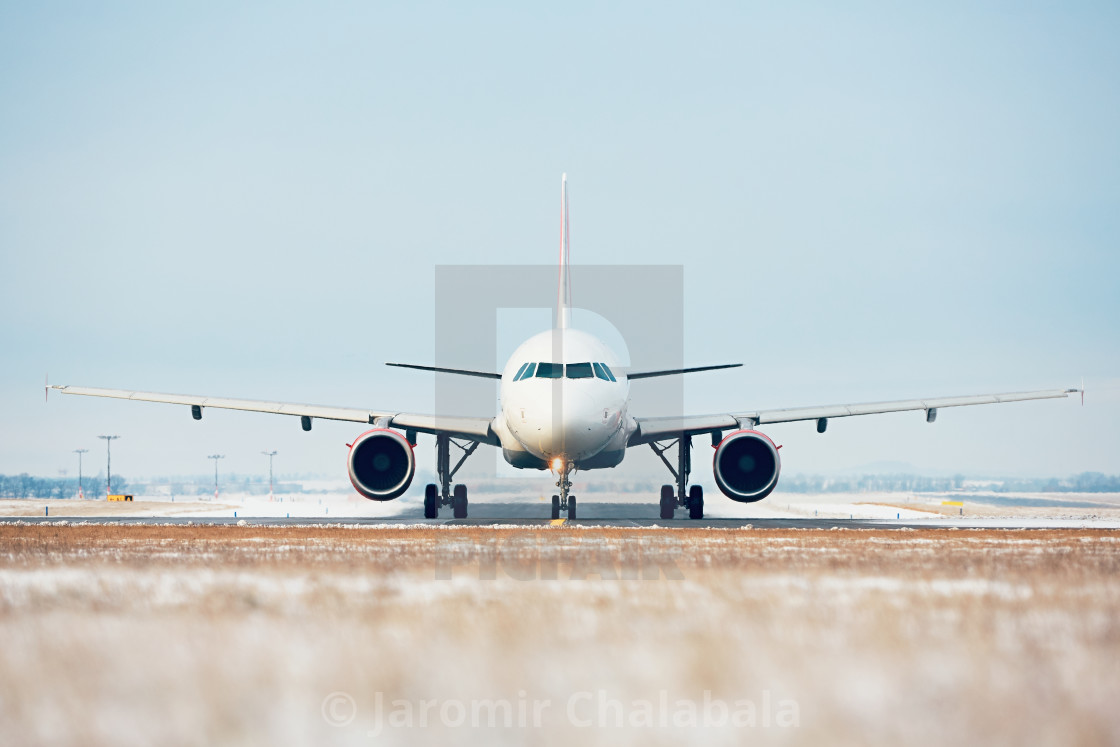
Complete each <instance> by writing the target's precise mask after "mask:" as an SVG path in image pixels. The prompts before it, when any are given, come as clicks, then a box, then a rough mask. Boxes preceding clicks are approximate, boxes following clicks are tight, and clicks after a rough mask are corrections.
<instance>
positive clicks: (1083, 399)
mask: <svg viewBox="0 0 1120 747" xmlns="http://www.w3.org/2000/svg"><path fill="white" fill-rule="evenodd" d="M1081 406H1082V407H1084V406H1085V377H1084V376H1082V377H1081Z"/></svg>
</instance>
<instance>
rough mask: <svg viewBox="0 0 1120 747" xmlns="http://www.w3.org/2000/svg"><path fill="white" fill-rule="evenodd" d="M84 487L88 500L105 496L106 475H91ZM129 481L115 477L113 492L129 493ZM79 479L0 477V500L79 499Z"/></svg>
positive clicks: (28, 476)
mask: <svg viewBox="0 0 1120 747" xmlns="http://www.w3.org/2000/svg"><path fill="white" fill-rule="evenodd" d="M82 486H83V487H84V489H85V495H86V497H87V498H92V497H94V496H104V495H105V475H91V476H89V477H84V478H82ZM128 491H129V485H128V481H127V480H125V479H124V478H123V477H121V476H120V475H113V492H114V493H127V492H128ZM77 497H78V478H76V477H32V476H31V475H29V474H27V473H26V472H25V473H23V474H22V475H0V498H77Z"/></svg>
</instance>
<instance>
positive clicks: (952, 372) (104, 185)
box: [0, 3, 1120, 477]
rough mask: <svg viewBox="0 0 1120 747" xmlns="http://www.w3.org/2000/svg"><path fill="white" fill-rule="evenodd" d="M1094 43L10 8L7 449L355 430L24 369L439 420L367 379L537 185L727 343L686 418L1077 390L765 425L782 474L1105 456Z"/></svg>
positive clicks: (801, 16)
mask: <svg viewBox="0 0 1120 747" xmlns="http://www.w3.org/2000/svg"><path fill="white" fill-rule="evenodd" d="M1118 33H1120V9H1118V8H1117V6H1115V5H1114V4H1109V3H1069V4H1062V5H1057V4H1036V3H1002V4H1001V3H985V4H976V3H942V4H935V5H934V4H931V5H927V6H923V7H909V6H908V7H896V6H895V5H893V4H876V3H869V4H853V5H848V6H846V7H845V8H844V9H843V10H841V9H838V8H837V7H835V6H834V5H833V4H825V3H822V4H792V3H781V4H755V3H727V4H720V3H710V4H703V5H701V6H699V7H696V6H685V5H684V4H679V5H662V4H650V3H631V4H609V5H607V4H579V3H576V4H572V3H567V4H563V5H561V6H554V7H534V6H531V5H526V4H519V3H509V4H404V3H399V4H389V5H378V4H373V3H353V4H346V3H325V4H314V5H312V4H305V5H279V4H260V5H253V4H244V5H238V6H237V7H229V6H228V4H220V3H213V4H199V3H192V4H174V3H156V4H151V3H98V4H91V3H72V4H66V3H53V4H47V5H42V4H40V5H32V4H12V3H9V4H6V5H5V6H3V7H2V8H0V102H2V104H0V106H2V109H3V112H4V115H3V117H0V349H2V350H3V351H4V352H3V356H4V365H3V366H2V367H0V406H2V408H3V413H4V415H3V422H4V425H3V428H2V429H0V472H5V473H12V472H21V471H29V472H32V473H38V474H48V475H49V474H57V473H58V471H59V470H62V469H67V470H70V471H71V472H73V471H74V465H73V464H71V463H72V462H73V461H74V460H73V455H72V454H71V453H70V452H71V451H72V450H73V449H76V448H90V449H93V450H94V451H92V452H91V454H90V456H91V457H93V456H94V455H95V454H99V453H102V452H103V448H102V444H101V442H99V441H97V440H96V435H98V434H99V433H107V432H114V433H120V434H121V435H122V439H121V441H119V442H117V443H116V446H115V449H114V456H115V459H114V463H115V466H116V467H118V468H119V471H120V472H121V473H122V474H125V475H155V474H160V473H165V472H171V473H176V474H183V473H192V472H198V473H205V472H206V471H207V470H208V469H209V467H210V465H209V463H208V462H207V461H206V460H205V455H206V454H210V453H215V452H220V453H225V454H227V457H228V458H227V460H226V461H225V463H224V464H223V470H226V469H228V470H232V471H237V472H251V471H263V470H264V469H266V467H267V460H266V459H265V458H264V457H261V456H260V455H259V452H260V451H262V450H265V449H278V450H279V451H280V452H281V455H280V456H279V457H278V458H277V469H278V470H279V471H280V472H314V473H322V474H338V476H339V477H342V475H343V473H342V470H343V459H344V454H345V450H344V443H345V442H346V441H348V440H349V439H350V438H351V437H352V436H353V435H355V433H356V432H357V431H356V429H355V428H354V427H352V426H349V425H332V424H327V423H322V424H317V426H316V429H315V431H313V432H312V434H303V433H302V432H300V431H299V427H298V423H296V422H293V421H291V420H288V419H281V418H275V417H269V416H254V415H246V414H237V413H228V414H220V413H208V415H207V418H206V419H205V420H204V421H203V422H202V423H194V422H192V421H191V420H190V417H189V414H188V412H187V411H186V410H185V408H172V407H168V406H159V405H138V404H127V403H121V402H102V401H80V400H77V398H63V397H57V398H55V397H52V400H51V402H50V404H49V405H44V403H43V401H42V399H43V398H42V391H41V386H42V377H43V375H44V373H45V372H48V371H49V372H50V374H51V378H52V381H54V382H58V383H76V384H87V385H93V386H119V387H127V388H138V389H149V390H154V391H172V392H189V393H203V394H215V395H224V396H240V397H259V398H272V399H285V400H293V401H305V402H316V403H326V404H341V405H353V406H370V407H377V408H394V409H401V410H413V411H415V410H420V411H423V410H427V409H428V408H429V407H430V406H431V399H432V379H431V378H430V377H427V376H426V375H423V374H419V373H416V372H409V371H404V370H399V369H390V368H386V367H384V366H383V365H382V363H383V362H384V361H386V360H405V361H415V362H426V361H429V360H431V359H432V356H433V349H432V348H433V330H434V326H435V320H434V318H433V308H434V305H435V304H434V298H433V282H434V274H435V267H436V266H437V265H446V264H463V263H479V264H487V263H495V264H510V263H511V264H522V263H534V262H540V263H542V264H547V263H550V262H552V260H553V256H554V253H555V247H556V243H557V240H558V233H557V224H558V221H557V192H558V183H559V175H560V173H561V172H562V171H566V172H567V173H568V174H569V180H570V191H571V195H572V205H573V207H572V255H573V261H576V262H583V263H592V264H595V263H603V264H626V263H636V264H658V263H665V264H680V265H683V266H684V268H685V281H686V288H685V290H686V310H685V328H686V330H688V337H687V342H686V356H687V358H688V360H689V361H690V362H695V363H698V364H699V363H709V362H722V361H741V362H743V363H745V364H747V365H746V366H744V368H742V369H737V370H735V371H733V372H724V373H719V374H705V375H701V377H697V378H695V379H691V380H689V382H688V384H687V389H686V396H687V400H686V401H687V403H688V406H689V409H690V410H692V411H696V412H710V411H724V410H744V409H753V408H756V407H778V406H799V405H808V404H825V403H833V402H849V401H867V400H876V399H890V398H903V397H911V396H923V395H931V396H932V395H949V394H966V393H973V392H987V391H1004V390H1017V389H1033V388H1048V387H1060V386H1073V385H1076V384H1077V383H1078V382H1079V381H1080V377H1081V376H1085V378H1086V381H1087V383H1088V386H1089V390H1090V393H1089V397H1088V400H1087V406H1086V407H1085V408H1080V407H1078V406H1076V405H1075V404H1074V403H1073V401H1070V402H1041V403H1033V404H1022V405H1009V406H996V407H989V408H976V409H972V410H970V411H962V410H957V411H952V412H949V411H946V412H944V413H942V415H941V417H940V418H939V420H938V422H937V424H936V425H934V426H927V425H926V424H925V423H924V422H921V417H920V415H909V416H906V415H894V416H884V417H880V418H862V419H852V420H849V421H845V422H843V423H841V422H836V423H833V424H832V425H831V426H830V428H829V431H828V433H827V434H826V435H825V436H817V434H816V433H815V432H813V430H812V427H811V426H782V427H778V428H775V429H774V433H775V435H776V436H777V437H778V439H779V440H780V441H783V442H784V443H785V444H786V450H784V451H783V455H784V459H785V468H786V469H787V470H795V471H799V472H814V471H822V472H827V471H831V470H845V469H852V468H858V467H860V466H861V465H867V464H872V463H876V462H890V461H900V462H906V463H909V464H913V465H914V466H915V467H917V468H920V469H923V470H931V471H933V470H937V471H945V470H960V471H963V472H966V473H980V474H1022V475H1037V474H1042V475H1048V474H1058V475H1064V474H1069V473H1073V472H1079V471H1083V470H1099V471H1105V472H1117V471H1120V459H1118V457H1117V455H1118V454H1120V436H1118V435H1117V434H1116V431H1117V429H1116V427H1115V423H1116V422H1117V421H1118V420H1120V417H1118V416H1120V394H1118V386H1120V354H1118V344H1117V343H1118V341H1120V301H1118V297H1120V294H1118V293H1117V286H1118V282H1117V279H1118V277H1120V272H1118V271H1120V241H1118V239H1120V139H1118V138H1117V137H1116V133H1117V132H1120V46H1117V45H1116V44H1115V39H1116V38H1117V35H1118ZM465 292H466V291H465ZM577 296H578V289H577ZM550 301H551V299H550V298H549V299H542V305H543V304H544V303H548V302H550ZM577 322H578V316H577ZM635 363H637V362H635ZM76 400H77V401H76ZM480 405H481V409H482V410H483V411H486V410H487V409H492V407H493V402H482V403H480ZM427 448H428V447H427V446H426V445H423V446H422V449H421V452H420V454H421V457H422V459H423V458H425V454H430V452H428V451H427ZM646 459H647V457H645V456H643V457H641V458H640V459H639V460H636V461H635V464H637V465H639V466H641V465H647V464H648V465H649V468H650V469H651V470H653V469H657V468H656V467H654V466H652V465H653V463H652V462H647V461H644V460H646ZM95 463H96V461H95ZM427 466H430V465H427ZM705 477H707V476H705Z"/></svg>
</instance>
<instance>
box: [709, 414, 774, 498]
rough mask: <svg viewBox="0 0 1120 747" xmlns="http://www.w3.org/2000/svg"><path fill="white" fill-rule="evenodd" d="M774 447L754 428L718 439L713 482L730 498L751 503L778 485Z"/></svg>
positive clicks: (713, 466)
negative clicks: (753, 429)
mask: <svg viewBox="0 0 1120 747" xmlns="http://www.w3.org/2000/svg"><path fill="white" fill-rule="evenodd" d="M781 470H782V459H781V457H779V456H778V447H777V446H775V445H774V442H773V441H771V440H770V438H769V437H768V436H766V435H765V434H763V433H759V432H758V431H735V432H734V433H732V434H731V435H730V436H728V437H727V438H725V439H723V440H722V441H720V442H719V446H717V447H716V455H715V458H714V459H713V460H712V471H713V472H714V473H715V477H716V485H718V486H719V489H720V490H722V491H723V494H724V495H726V496H727V497H728V498H730V499H731V500H733V501H739V502H740V503H754V502H755V501H761V500H762V499H763V498H765V497H766V496H768V495H770V493H771V492H773V490H774V488H775V487H776V486H777V485H778V473H779V472H781Z"/></svg>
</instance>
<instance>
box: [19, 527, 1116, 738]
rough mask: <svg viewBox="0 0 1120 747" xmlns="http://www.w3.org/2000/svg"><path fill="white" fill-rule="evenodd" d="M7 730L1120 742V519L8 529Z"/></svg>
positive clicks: (41, 733) (28, 734)
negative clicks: (840, 525) (860, 526)
mask: <svg viewBox="0 0 1120 747" xmlns="http://www.w3.org/2000/svg"><path fill="white" fill-rule="evenodd" d="M0 640H2V641H3V645H2V646H0V741H2V742H3V743H4V744H91V745H100V744H105V745H109V744H112V745H133V744H135V745H148V744H155V743H159V744H172V745H173V744H214V743H224V744H250V743H252V744H292V745H295V744H300V745H302V744H374V743H376V744H412V743H432V742H435V741H436V740H441V741H447V740H449V739H454V740H456V741H457V742H468V743H478V744H487V745H493V744H522V743H526V742H528V743H543V744H571V743H577V742H578V743H580V744H610V745H618V744H680V743H701V742H702V743H705V744H736V743H742V742H761V743H772V744H806V745H816V744H822V743H827V744H853V745H855V744H860V745H863V744H891V745H894V744H901V743H905V744H946V743H1003V744H1055V745H1058V744H1060V745H1067V744H1110V743H1111V744H1115V743H1117V741H1120V712H1118V710H1117V708H1116V703H1117V702H1120V532H1115V531H1106V530H1029V531H1015V530H945V529H935V530H915V531H905V530H903V531H899V530H883V531H879V530H868V531H852V530H833V531H824V530H756V529H674V530H665V529H626V528H594V529H580V528H570V527H557V528H551V527H549V528H501V527H497V528H491V527H453V528H452V527H423V528H420V527H396V528H392V527H384V526H381V527H368V526H367V527H254V526H233V527H229V526H112V525H109V526H105V525H84V524H72V523H68V522H59V523H51V524H40V525H27V524H18V523H9V524H3V525H0Z"/></svg>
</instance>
